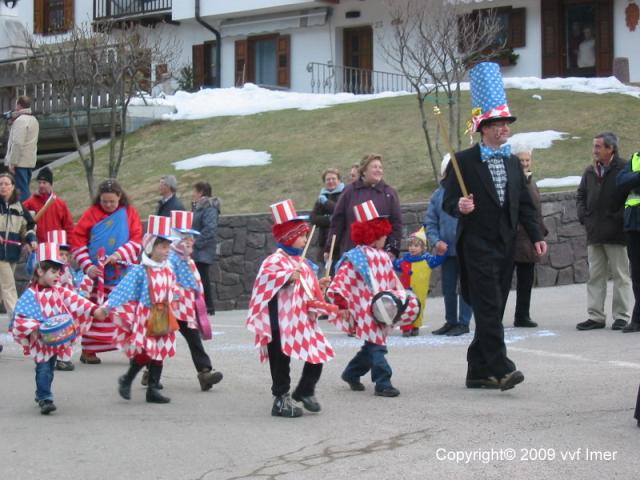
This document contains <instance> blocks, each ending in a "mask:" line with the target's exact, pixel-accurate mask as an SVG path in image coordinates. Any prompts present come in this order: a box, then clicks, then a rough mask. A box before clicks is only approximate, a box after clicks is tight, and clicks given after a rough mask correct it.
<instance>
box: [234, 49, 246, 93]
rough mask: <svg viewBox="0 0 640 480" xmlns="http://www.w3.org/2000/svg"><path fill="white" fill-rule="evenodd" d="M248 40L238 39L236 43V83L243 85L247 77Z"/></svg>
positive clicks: (237, 85)
mask: <svg viewBox="0 0 640 480" xmlns="http://www.w3.org/2000/svg"><path fill="white" fill-rule="evenodd" d="M247 44H248V42H247V40H236V43H235V64H234V67H235V68H234V69H235V85H236V87H239V86H242V85H244V84H245V82H247V81H248V79H247Z"/></svg>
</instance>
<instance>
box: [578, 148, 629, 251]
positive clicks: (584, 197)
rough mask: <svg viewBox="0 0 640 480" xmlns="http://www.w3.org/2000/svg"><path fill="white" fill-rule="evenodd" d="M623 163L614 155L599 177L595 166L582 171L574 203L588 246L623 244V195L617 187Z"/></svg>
mask: <svg viewBox="0 0 640 480" xmlns="http://www.w3.org/2000/svg"><path fill="white" fill-rule="evenodd" d="M625 166H626V162H625V161H624V160H623V159H621V158H620V157H614V158H613V160H611V163H610V164H609V166H608V167H607V168H606V170H605V172H604V175H603V176H602V177H598V175H597V173H596V170H595V166H594V165H589V166H588V167H587V168H586V169H585V171H584V173H583V174H582V180H581V181H580V186H579V187H578V194H577V196H576V204H577V207H578V220H579V221H580V223H582V224H583V225H584V226H585V228H586V230H587V244H588V245H595V244H603V243H609V244H618V245H624V244H625V243H626V241H625V235H624V232H623V228H622V227H623V217H624V202H625V199H626V195H625V193H624V191H622V190H621V189H619V188H617V186H616V177H617V176H618V173H620V172H621V171H622V170H623V169H624V167H625Z"/></svg>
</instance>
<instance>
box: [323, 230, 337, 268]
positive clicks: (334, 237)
mask: <svg viewBox="0 0 640 480" xmlns="http://www.w3.org/2000/svg"><path fill="white" fill-rule="evenodd" d="M335 246H336V234H335V233H334V234H333V235H332V237H331V248H330V249H329V258H327V263H325V264H324V272H325V275H329V272H331V263H332V262H333V248H334V247H335Z"/></svg>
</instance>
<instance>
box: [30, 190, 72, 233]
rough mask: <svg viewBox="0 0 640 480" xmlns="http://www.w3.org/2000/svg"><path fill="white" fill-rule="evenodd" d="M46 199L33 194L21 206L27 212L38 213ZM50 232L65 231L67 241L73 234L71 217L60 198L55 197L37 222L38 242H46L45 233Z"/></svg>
mask: <svg viewBox="0 0 640 480" xmlns="http://www.w3.org/2000/svg"><path fill="white" fill-rule="evenodd" d="M48 198H49V195H40V194H38V193H34V194H33V195H31V196H30V197H29V198H28V199H27V200H25V201H24V202H23V203H22V205H24V208H26V209H27V210H31V211H33V212H35V213H38V212H39V211H40V209H41V208H42V207H43V206H44V204H45V202H46V201H47V199H48ZM51 230H65V231H66V232H67V241H69V239H70V238H71V232H73V216H72V215H71V212H70V211H69V207H67V204H66V202H65V201H64V200H62V199H61V198H60V197H56V199H55V200H54V201H53V203H52V204H51V205H50V206H49V208H48V209H47V211H46V212H45V213H44V215H42V218H40V220H38V223H37V229H36V236H37V237H38V242H39V243H42V242H46V241H47V232H50V231H51Z"/></svg>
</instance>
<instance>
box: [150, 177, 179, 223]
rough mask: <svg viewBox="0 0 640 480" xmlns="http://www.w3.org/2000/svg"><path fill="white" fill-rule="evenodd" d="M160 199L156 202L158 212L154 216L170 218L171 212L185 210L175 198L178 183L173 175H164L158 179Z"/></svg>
mask: <svg viewBox="0 0 640 480" xmlns="http://www.w3.org/2000/svg"><path fill="white" fill-rule="evenodd" d="M158 190H159V191H160V195H162V199H161V200H160V201H159V202H158V211H157V213H156V215H161V216H163V217H170V216H171V210H186V209H185V208H184V205H182V202H181V201H180V200H179V199H178V197H176V191H177V190H178V181H177V180H176V177H174V176H173V175H165V176H164V177H161V178H160V186H159V187H158Z"/></svg>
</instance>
